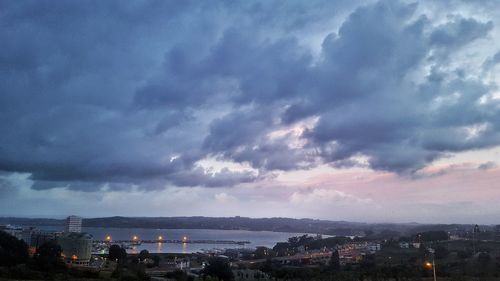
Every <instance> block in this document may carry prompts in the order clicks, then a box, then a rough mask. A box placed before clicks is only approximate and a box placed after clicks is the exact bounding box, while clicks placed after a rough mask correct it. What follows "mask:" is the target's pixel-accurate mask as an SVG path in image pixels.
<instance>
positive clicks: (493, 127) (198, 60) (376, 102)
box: [0, 1, 500, 191]
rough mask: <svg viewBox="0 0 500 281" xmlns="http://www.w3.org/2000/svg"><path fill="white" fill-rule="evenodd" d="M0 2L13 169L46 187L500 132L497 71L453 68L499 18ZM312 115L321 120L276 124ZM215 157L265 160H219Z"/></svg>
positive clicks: (390, 153)
mask: <svg viewBox="0 0 500 281" xmlns="http://www.w3.org/2000/svg"><path fill="white" fill-rule="evenodd" d="M318 3H319V2H318ZM358 5H359V6H360V7H357V6H358ZM423 5H425V3H423ZM1 10H2V13H1V14H0V23H1V24H0V41H2V42H4V43H5V44H4V45H3V48H2V50H1V51H0V92H1V94H0V120H2V121H1V123H0V129H1V131H2V134H1V135H0V170H3V171H7V172H23V173H29V174H31V176H30V179H31V180H32V181H33V182H34V185H33V188H35V189H46V188H53V187H56V186H64V187H65V188H69V189H76V190H88V191H92V190H100V189H102V188H110V189H126V188H130V186H135V187H139V188H142V189H146V190H153V189H158V188H163V187H164V186H165V185H166V184H173V185H177V186H207V187H214V186H232V185H237V184H238V183H242V182H251V181H257V180H259V179H261V178H262V177H265V176H266V173H271V172H272V171H274V170H293V169H307V168H310V167H313V166H315V165H317V164H319V163H327V164H331V165H333V166H337V167H346V166H350V165H357V164H356V161H355V160H353V159H354V158H355V157H356V156H359V155H362V156H366V157H367V159H368V164H369V166H370V167H371V168H373V169H380V170H387V171H392V172H397V173H400V174H406V173H415V172H416V171H418V170H419V169H421V168H423V167H425V166H426V165H428V164H429V163H431V162H432V161H434V160H436V159H438V158H439V157H442V156H443V155H444V154H446V153H449V152H460V151H466V150H472V149H480V148H484V147H492V146H495V145H498V144H500V135H499V133H498V132H499V129H500V128H499V126H500V125H498V124H499V123H498V120H499V118H500V112H499V109H498V108H499V107H498V102H497V101H490V102H488V103H479V102H478V101H479V100H480V99H481V97H482V96H483V95H487V94H489V93H491V91H492V89H494V88H495V86H496V85H492V84H487V83H486V82H484V81H482V80H481V78H471V77H469V76H468V75H466V74H467V69H465V67H464V68H462V69H453V70H449V67H450V66H449V65H448V62H449V60H448V58H453V56H454V54H455V52H456V51H458V50H460V48H462V47H465V46H470V44H471V43H473V42H477V41H476V40H478V39H481V38H486V37H487V36H488V35H489V34H490V33H489V32H490V31H491V30H492V29H493V28H494V23H493V22H491V21H487V20H484V21H483V20H478V19H475V18H465V17H464V16H461V15H460V11H453V14H455V16H454V17H450V18H447V19H446V20H445V22H444V23H441V24H433V23H432V22H431V20H430V17H427V16H426V15H424V14H417V13H418V11H419V10H418V5H417V4H405V3H402V2H396V1H380V2H376V3H363V4H353V1H345V2H337V1H336V2H335V3H330V2H329V1H325V2H324V3H321V5H319V4H314V3H312V4H310V3H306V2H303V1H296V2H294V1H291V2H286V4H284V3H277V2H269V1H262V2H252V3H251V2H248V3H246V2H240V3H228V2H214V3H211V4H206V3H202V2H190V1H183V2H163V1H161V2H143V3H123V2H118V1H116V2H115V1H110V2H101V1H90V2H86V3H85V4H80V3H68V2H63V1H60V2H58V1H56V2H50V4H49V2H45V1H33V2H30V1H26V2H3V8H2V9H1ZM424 10H425V9H424ZM343 14H346V15H348V16H347V18H346V19H345V20H343V19H342V20H339V19H340V18H337V17H339V16H340V15H343ZM332 19H335V20H337V21H338V22H340V23H341V24H340V26H339V27H338V26H335V24H333V23H332V22H334V20H332ZM493 20H494V19H493ZM337 27H338V29H337ZM325 29H326V30H327V31H326V32H325ZM315 32H316V33H315ZM312 35H314V36H315V37H314V38H318V37H320V38H323V39H324V40H323V43H322V45H321V46H319V47H320V48H321V49H320V51H319V55H317V54H316V53H314V52H312V51H311V50H310V49H309V46H305V44H304V42H308V41H310V40H311V38H312V37H313V36H312ZM495 60H496V59H495V57H493V58H492V63H493V62H494V61H495ZM414 76H419V77H418V78H419V79H413V77H414ZM306 118H318V120H319V121H318V123H317V124H315V125H314V126H313V127H312V128H309V129H305V130H304V131H303V133H302V134H301V135H300V136H292V135H289V134H285V135H280V136H275V137H270V134H271V133H273V132H275V131H277V130H283V129H285V128H287V127H290V126H292V127H293V126H296V125H297V124H298V123H300V122H302V121H304V120H306ZM471 130H472V131H471ZM474 130H475V131H474ZM471 132H473V134H471ZM297 139H298V140H299V141H300V142H301V144H302V146H301V147H300V146H299V147H298V146H294V145H292V142H293V141H297ZM206 157H214V158H217V159H221V160H230V161H235V162H239V163H248V164H250V165H251V166H252V167H253V168H254V169H255V170H257V171H258V173H255V172H253V171H244V172H234V171H229V170H222V171H221V172H219V173H212V172H210V171H205V170H204V169H202V168H200V167H199V166H198V165H197V164H196V163H197V161H199V160H201V159H204V158H206ZM173 159H175V160H173Z"/></svg>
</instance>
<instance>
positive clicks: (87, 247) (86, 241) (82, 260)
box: [57, 232, 92, 266]
mask: <svg viewBox="0 0 500 281" xmlns="http://www.w3.org/2000/svg"><path fill="white" fill-rule="evenodd" d="M57 243H58V244H59V245H60V246H61V248H62V256H63V257H64V260H65V262H66V263H67V264H70V265H72V266H87V265H88V264H89V261H90V257H91V256H92V235H90V234H87V233H74V232H66V233H64V234H63V235H61V236H60V237H59V238H58V239H57Z"/></svg>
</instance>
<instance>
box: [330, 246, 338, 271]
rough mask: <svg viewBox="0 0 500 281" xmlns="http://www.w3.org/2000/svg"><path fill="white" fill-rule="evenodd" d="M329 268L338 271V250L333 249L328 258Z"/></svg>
mask: <svg viewBox="0 0 500 281" xmlns="http://www.w3.org/2000/svg"><path fill="white" fill-rule="evenodd" d="M330 269H331V270H333V271H338V270H339V269H340V256H339V251H337V250H335V251H333V253H332V257H331V258H330Z"/></svg>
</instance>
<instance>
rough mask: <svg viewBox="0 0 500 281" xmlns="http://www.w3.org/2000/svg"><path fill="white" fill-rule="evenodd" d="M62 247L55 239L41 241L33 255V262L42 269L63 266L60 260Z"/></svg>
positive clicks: (46, 269) (53, 268) (51, 269)
mask: <svg viewBox="0 0 500 281" xmlns="http://www.w3.org/2000/svg"><path fill="white" fill-rule="evenodd" d="M61 254H62V249H61V246H59V244H57V243H56V241H47V242H45V243H43V244H42V245H41V246H40V247H39V248H38V250H37V251H36V254H35V256H34V260H35V264H36V265H37V266H38V267H39V268H40V269H42V270H45V271H49V272H50V271H53V270H58V269H63V268H65V267H66V266H65V264H64V262H63V261H62V256H61Z"/></svg>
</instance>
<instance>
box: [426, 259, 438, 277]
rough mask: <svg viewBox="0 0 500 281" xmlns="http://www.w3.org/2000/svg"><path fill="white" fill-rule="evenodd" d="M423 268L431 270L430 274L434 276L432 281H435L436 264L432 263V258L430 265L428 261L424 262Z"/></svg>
mask: <svg viewBox="0 0 500 281" xmlns="http://www.w3.org/2000/svg"><path fill="white" fill-rule="evenodd" d="M424 265H425V268H427V269H432V274H433V275H434V281H436V263H434V258H433V259H432V263H431V262H430V261H427V262H425V264H424Z"/></svg>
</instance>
